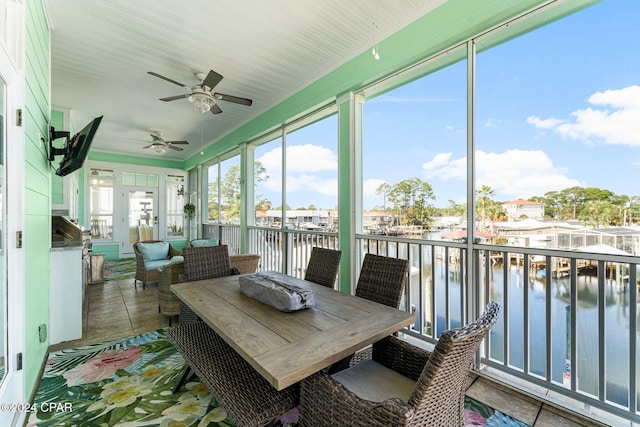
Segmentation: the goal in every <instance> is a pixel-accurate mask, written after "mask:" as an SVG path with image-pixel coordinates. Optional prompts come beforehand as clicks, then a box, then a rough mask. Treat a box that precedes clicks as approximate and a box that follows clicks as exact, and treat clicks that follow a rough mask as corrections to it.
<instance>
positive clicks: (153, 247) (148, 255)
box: [137, 242, 169, 270]
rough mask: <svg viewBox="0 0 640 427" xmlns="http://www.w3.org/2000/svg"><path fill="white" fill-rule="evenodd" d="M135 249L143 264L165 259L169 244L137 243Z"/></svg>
mask: <svg viewBox="0 0 640 427" xmlns="http://www.w3.org/2000/svg"><path fill="white" fill-rule="evenodd" d="M137 248H138V252H140V253H141V254H142V256H143V258H144V260H145V262H146V261H156V260H159V259H167V257H168V256H169V242H152V243H138V244H137ZM147 270H148V268H147Z"/></svg>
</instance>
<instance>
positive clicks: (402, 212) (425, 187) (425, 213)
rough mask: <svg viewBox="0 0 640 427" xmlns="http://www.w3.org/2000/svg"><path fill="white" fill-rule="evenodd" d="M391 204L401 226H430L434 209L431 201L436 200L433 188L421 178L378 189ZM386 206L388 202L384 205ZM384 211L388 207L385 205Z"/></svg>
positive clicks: (385, 184)
mask: <svg viewBox="0 0 640 427" xmlns="http://www.w3.org/2000/svg"><path fill="white" fill-rule="evenodd" d="M376 193H377V194H383V195H384V196H385V197H386V198H387V199H388V201H389V202H390V203H392V206H393V208H392V211H393V212H394V213H395V214H396V215H397V216H398V219H399V223H400V224H401V225H423V226H427V227H428V226H429V224H430V223H431V218H430V215H431V214H432V211H433V209H434V207H433V205H432V204H431V203H430V201H432V200H435V196H434V194H433V188H432V187H431V185H430V184H429V183H428V182H425V181H422V180H421V179H420V178H409V179H405V180H402V181H400V182H398V183H397V184H394V185H389V184H387V183H384V184H382V185H380V186H379V187H378V188H377V189H376ZM384 204H386V202H385V203H384ZM383 208H384V210H386V207H385V206H384V205H383Z"/></svg>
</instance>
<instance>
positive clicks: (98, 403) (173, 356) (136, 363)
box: [27, 329, 528, 427]
mask: <svg viewBox="0 0 640 427" xmlns="http://www.w3.org/2000/svg"><path fill="white" fill-rule="evenodd" d="M165 332H166V329H160V330H157V331H154V332H149V333H146V334H142V335H137V336H134V337H129V338H125V339H120V340H114V341H109V342H104V343H100V344H94V345H90V346H85V347H80V348H76V349H72V350H61V351H58V352H55V353H51V354H50V355H49V358H48V360H47V365H46V367H45V372H44V374H43V376H42V379H41V380H40V384H39V386H38V390H37V392H36V396H35V401H34V408H37V411H36V412H33V413H31V414H30V417H29V419H28V422H27V427H36V426H37V427H54V426H55V427H71V426H123V427H138V426H160V427H178V426H179V427H188V426H193V427H207V426H234V423H233V422H232V421H231V420H230V419H229V418H228V417H227V413H226V411H225V410H224V408H223V407H221V406H220V405H219V404H218V402H217V401H216V400H215V399H214V398H213V396H211V394H210V393H209V391H208V390H207V388H206V387H205V386H204V385H203V384H202V383H200V382H199V381H198V380H197V378H196V379H194V380H192V381H191V382H188V383H187V384H185V386H183V387H182V388H181V389H180V390H179V392H177V393H175V394H174V393H172V388H173V386H174V384H175V383H176V381H177V380H178V377H179V376H180V374H181V373H182V370H183V368H184V367H185V362H184V359H183V358H182V356H181V355H180V354H179V353H178V352H177V350H176V349H175V347H173V345H172V344H171V343H170V342H169V341H168V340H167V338H166V334H165ZM297 419H298V411H297V409H294V410H292V411H290V412H288V413H287V414H283V416H282V417H281V418H280V419H279V420H278V421H277V422H276V424H275V425H276V426H280V427H286V426H290V427H293V426H296V422H297ZM465 419H466V425H467V426H502V427H505V426H517V427H528V426H527V425H526V424H524V423H521V422H519V421H517V420H514V419H512V418H509V417H507V416H506V415H504V414H502V413H500V412H498V411H495V410H494V409H492V408H490V407H488V406H486V405H484V404H482V403H480V402H477V401H475V400H473V399H470V398H466V399H465Z"/></svg>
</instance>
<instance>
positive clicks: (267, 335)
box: [171, 273, 415, 390]
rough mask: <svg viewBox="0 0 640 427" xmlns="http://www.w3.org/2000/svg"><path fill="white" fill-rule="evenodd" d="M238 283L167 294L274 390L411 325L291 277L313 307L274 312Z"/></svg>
mask: <svg viewBox="0 0 640 427" xmlns="http://www.w3.org/2000/svg"><path fill="white" fill-rule="evenodd" d="M278 274H279V273H278ZM239 277H240V276H228V277H221V278H217V279H209V280H202V281H198V282H187V283H180V284H174V285H172V286H171V289H172V291H173V292H174V293H175V294H176V295H177V296H178V298H180V299H181V300H182V301H183V302H184V303H185V304H186V305H187V306H188V307H189V308H191V310H193V311H194V312H195V313H196V314H197V315H198V316H199V317H200V318H201V319H202V320H203V321H204V322H206V323H207V325H209V327H211V328H212V329H213V330H214V331H215V332H216V333H217V334H218V335H220V336H221V337H222V338H223V339H224V340H225V341H226V342H227V343H228V344H229V345H230V346H231V347H232V348H233V349H235V351H236V352H238V353H239V354H240V355H241V356H242V357H243V358H244V359H245V360H246V361H247V362H249V364H250V365H251V366H252V367H253V368H254V369H255V370H256V371H258V372H259V373H260V374H261V375H262V376H263V377H264V378H265V379H266V380H267V381H268V382H269V383H270V384H271V385H272V386H273V387H274V388H276V389H277V390H282V389H284V388H286V387H288V386H290V385H292V384H295V383H297V382H299V381H301V380H302V379H304V378H306V377H308V376H310V375H312V374H314V373H316V372H318V371H320V370H322V369H324V368H325V367H327V366H330V365H331V364H332V363H334V362H337V361H339V360H341V359H343V358H345V357H347V356H349V355H351V354H353V353H355V352H356V351H357V350H360V349H362V348H364V347H366V346H367V345H369V344H371V343H374V342H376V341H378V340H380V339H381V338H383V337H385V336H387V335H390V334H392V333H394V332H396V331H398V330H400V329H402V328H403V327H405V326H407V325H409V324H411V323H413V322H415V315H414V314H410V313H407V312H404V311H401V310H398V309H395V308H392V307H388V306H386V305H383V304H379V303H376V302H373V301H370V300H367V299H364V298H360V297H356V296H353V295H348V294H345V293H342V292H338V291H335V290H333V289H330V288H327V287H325V286H321V285H318V284H316V283H313V282H308V281H305V280H300V279H296V278H292V277H291V276H286V278H287V280H289V281H291V280H293V281H294V284H295V285H296V286H300V287H303V288H306V289H310V290H312V291H313V293H314V299H315V305H314V306H313V307H310V308H306V309H303V310H299V311H295V312H283V311H279V310H277V309H275V308H272V307H271V306H269V305H267V304H264V303H262V302H260V301H258V300H256V299H253V298H250V297H248V296H246V295H244V294H243V293H242V292H241V291H240V286H239Z"/></svg>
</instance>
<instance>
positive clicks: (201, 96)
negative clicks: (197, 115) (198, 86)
mask: <svg viewBox="0 0 640 427" xmlns="http://www.w3.org/2000/svg"><path fill="white" fill-rule="evenodd" d="M188 99H189V102H190V103H191V104H192V105H193V108H195V109H196V110H198V111H200V112H201V113H206V112H207V111H209V110H211V107H213V105H214V104H215V103H216V102H215V101H214V100H213V98H212V97H211V95H209V94H207V93H203V92H197V91H196V92H194V93H193V94H192V95H191V96H189V98H188Z"/></svg>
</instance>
